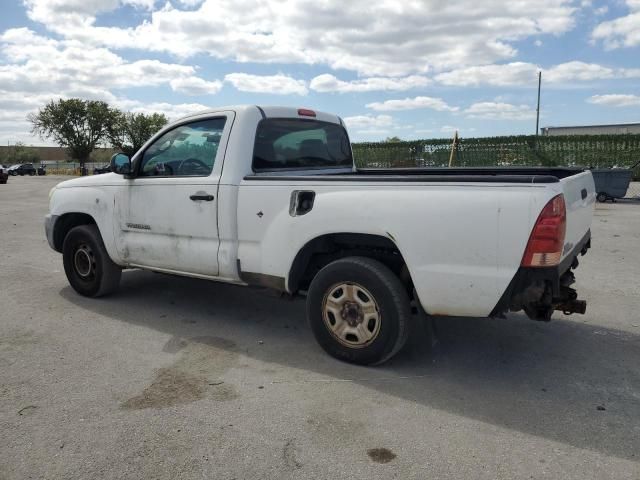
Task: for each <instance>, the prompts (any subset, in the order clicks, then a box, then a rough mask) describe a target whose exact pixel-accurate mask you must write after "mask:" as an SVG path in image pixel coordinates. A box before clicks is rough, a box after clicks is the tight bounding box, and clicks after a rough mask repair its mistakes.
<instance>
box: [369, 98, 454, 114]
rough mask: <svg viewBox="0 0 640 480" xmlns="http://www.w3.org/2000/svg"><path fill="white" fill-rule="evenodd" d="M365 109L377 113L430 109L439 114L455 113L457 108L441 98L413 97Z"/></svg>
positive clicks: (377, 103) (381, 103) (374, 104)
mask: <svg viewBox="0 0 640 480" xmlns="http://www.w3.org/2000/svg"><path fill="white" fill-rule="evenodd" d="M367 108H371V109H372V110H378V111H394V110H416V109H419V108H431V109H433V110H437V111H440V112H443V111H448V112H455V111H457V110H458V107H452V106H449V105H447V103H446V102H445V101H444V100H442V99H441V98H434V97H414V98H405V99H402V100H387V101H385V102H373V103H368V104H367Z"/></svg>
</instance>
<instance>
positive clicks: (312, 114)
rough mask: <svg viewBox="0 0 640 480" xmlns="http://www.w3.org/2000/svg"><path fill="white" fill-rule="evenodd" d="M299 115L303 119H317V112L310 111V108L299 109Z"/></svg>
mask: <svg viewBox="0 0 640 480" xmlns="http://www.w3.org/2000/svg"><path fill="white" fill-rule="evenodd" d="M298 115H300V116H301V117H315V116H316V112H314V111H313V110H309V109H308V108H299V109H298Z"/></svg>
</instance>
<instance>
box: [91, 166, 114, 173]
mask: <svg viewBox="0 0 640 480" xmlns="http://www.w3.org/2000/svg"><path fill="white" fill-rule="evenodd" d="M110 171H111V165H109V164H108V163H105V164H104V165H101V166H99V167H95V168H94V169H93V174H94V175H100V174H101V173H109V172H110Z"/></svg>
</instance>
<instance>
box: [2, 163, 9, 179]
mask: <svg viewBox="0 0 640 480" xmlns="http://www.w3.org/2000/svg"><path fill="white" fill-rule="evenodd" d="M8 180H9V169H8V168H7V167H5V166H4V165H0V183H7V181H8Z"/></svg>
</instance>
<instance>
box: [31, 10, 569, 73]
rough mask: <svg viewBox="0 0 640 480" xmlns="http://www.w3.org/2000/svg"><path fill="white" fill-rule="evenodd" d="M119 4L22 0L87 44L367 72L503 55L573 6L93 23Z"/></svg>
mask: <svg viewBox="0 0 640 480" xmlns="http://www.w3.org/2000/svg"><path fill="white" fill-rule="evenodd" d="M118 3H119V2H118V0H86V1H85V0H26V5H27V7H28V10H27V13H28V15H29V17H30V18H31V19H32V20H34V21H37V22H40V23H42V24H44V25H45V26H46V28H48V29H49V30H51V31H53V32H56V33H57V34H59V35H61V36H63V37H64V38H74V39H78V40H80V41H83V42H85V43H86V44H93V45H103V46H107V47H113V48H137V49H142V50H147V51H163V52H169V53H172V54H175V55H178V56H180V57H187V56H192V55H195V54H198V53H201V54H208V55H211V56H213V57H215V58H221V59H231V60H235V61H237V62H266V63H276V62H281V63H308V64H324V65H328V66H330V67H331V68H334V69H339V68H342V69H348V70H351V71H356V72H358V73H360V74H362V75H368V76H402V75H407V74H410V73H415V72H425V71H427V70H428V69H429V68H430V67H435V68H443V67H452V66H461V65H469V64H477V63H484V64H486V63H492V62H495V61H499V60H505V59H509V58H511V57H513V56H514V55H515V54H516V53H517V51H516V48H515V47H514V46H513V45H514V42H517V41H519V40H522V39H525V38H527V37H532V36H536V37H539V36H541V35H545V34H553V35H557V34H561V33H564V32H567V31H569V30H570V29H572V28H573V26H574V23H575V21H574V16H575V14H576V11H577V10H576V7H575V5H574V0H520V1H518V2H513V1H511V0H486V1H484V2H475V3H474V4H473V5H471V6H470V5H469V3H468V1H465V0H451V1H449V2H442V0H422V1H420V2H398V1H396V0H380V1H376V2H371V1H369V0H352V1H349V2H344V1H339V0H324V1H322V2H318V1H316V0H288V1H286V2H282V3H278V4H274V2H263V1H260V0H234V1H231V0H225V1H221V0H205V1H203V2H202V4H198V2H197V1H192V0H186V1H185V0H183V1H182V3H177V2H173V3H170V2H164V3H163V2H159V3H158V5H157V6H156V7H155V8H153V9H152V11H151V14H150V16H149V17H148V18H146V19H145V20H144V21H143V22H141V23H139V24H138V25H137V26H134V27H127V28H120V27H114V26H103V25H100V24H99V21H98V14H99V13H101V12H105V11H111V10H114V9H116V8H118ZM136 3H140V2H136ZM144 3H145V6H147V7H149V5H146V4H147V3H149V4H151V3H152V2H151V1H149V2H146V1H145V2H144ZM181 5H182V6H185V5H189V6H191V7H193V6H194V5H195V6H196V8H195V9H193V8H191V7H189V6H185V8H180V6H181ZM365 12H366V14H365ZM102 18H104V17H100V20H102ZM371 19H375V21H371Z"/></svg>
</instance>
